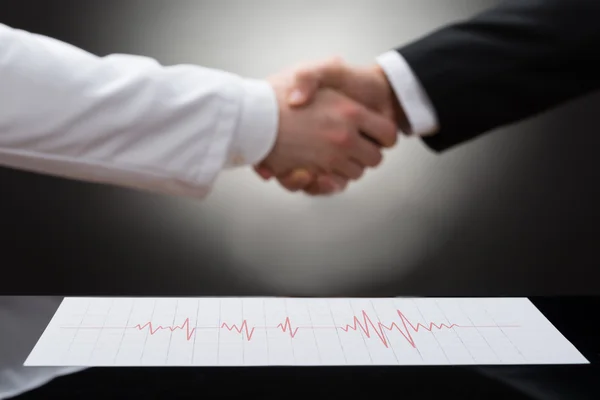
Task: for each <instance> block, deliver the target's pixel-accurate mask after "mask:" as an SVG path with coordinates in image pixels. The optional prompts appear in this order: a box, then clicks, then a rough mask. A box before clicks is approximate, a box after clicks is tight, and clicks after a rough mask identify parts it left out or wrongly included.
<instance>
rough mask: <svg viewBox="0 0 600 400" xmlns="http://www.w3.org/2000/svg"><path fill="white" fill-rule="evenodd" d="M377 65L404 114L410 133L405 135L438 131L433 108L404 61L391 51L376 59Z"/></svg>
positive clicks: (427, 133)
mask: <svg viewBox="0 0 600 400" xmlns="http://www.w3.org/2000/svg"><path fill="white" fill-rule="evenodd" d="M377 63H378V64H379V65H380V66H381V68H382V69H383V70H384V72H385V74H386V76H387V78H388V80H389V82H390V84H391V86H392V89H393V90H394V93H395V94H396V97H397V98H398V101H399V103H400V106H401V107H402V109H403V111H404V113H405V114H406V117H407V119H408V123H409V126H410V132H405V133H406V134H407V135H415V136H429V135H432V134H434V133H435V132H436V131H437V129H438V121H437V115H436V112H435V108H434V107H433V104H431V101H430V100H429V96H428V95H427V93H426V92H425V89H423V87H422V86H421V83H420V82H419V80H418V78H417V77H416V75H415V74H414V72H413V71H412V69H411V68H410V66H409V65H408V63H407V62H406V60H405V59H404V58H403V57H402V56H401V55H400V54H399V53H398V52H397V51H394V50H392V51H388V52H386V53H384V54H382V55H380V56H379V57H377Z"/></svg>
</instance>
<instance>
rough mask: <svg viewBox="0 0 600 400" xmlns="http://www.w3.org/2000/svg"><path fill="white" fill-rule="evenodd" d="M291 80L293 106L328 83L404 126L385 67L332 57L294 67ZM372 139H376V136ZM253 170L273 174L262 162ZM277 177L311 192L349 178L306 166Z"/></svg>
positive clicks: (339, 187)
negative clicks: (360, 65)
mask: <svg viewBox="0 0 600 400" xmlns="http://www.w3.org/2000/svg"><path fill="white" fill-rule="evenodd" d="M291 80H292V81H293V84H292V85H291V86H292V87H291V89H290V91H289V98H288V100H289V104H290V105H291V106H293V107H299V106H303V105H305V104H307V103H309V102H310V101H312V99H313V98H314V95H315V93H317V92H318V90H319V88H321V87H329V88H332V89H335V90H338V91H340V92H342V93H344V94H345V95H347V96H349V97H350V98H352V99H354V100H356V101H359V102H361V103H362V104H363V105H365V106H366V107H368V108H370V109H371V110H374V111H376V112H378V113H380V114H381V115H383V116H385V117H387V118H389V119H391V120H393V121H395V122H396V124H397V125H398V126H400V127H404V126H406V117H405V115H404V113H403V112H402V109H401V107H400V106H399V104H398V101H397V100H396V97H395V95H394V93H393V90H392V88H391V86H390V84H389V82H388V80H387V77H386V75H385V73H384V71H383V70H382V69H381V68H380V67H379V66H378V65H373V66H367V67H351V66H349V65H348V64H346V63H344V62H343V60H341V59H339V58H333V59H329V60H325V61H323V62H317V63H313V64H309V65H306V66H304V67H300V68H297V69H296V70H295V71H293V77H292V78H291ZM395 130H397V129H395ZM367 134H368V133H367ZM372 139H374V140H375V141H377V139H376V138H372ZM381 144H382V145H384V143H381ZM393 144H395V142H394V143H393ZM256 171H257V173H258V174H259V175H260V176H262V177H263V178H264V179H269V178H270V177H272V176H273V174H272V172H271V171H269V170H268V168H266V167H265V166H264V165H259V166H258V167H257V168H256ZM278 180H279V182H280V183H281V185H282V186H283V187H285V188H286V189H288V190H291V191H297V190H304V191H305V192H306V193H308V194H312V195H317V194H330V193H333V192H336V191H340V190H343V189H344V188H345V187H346V185H347V183H348V180H347V179H345V178H344V177H343V176H340V175H339V174H328V175H324V174H320V175H316V174H314V173H310V172H309V171H306V170H296V171H293V172H292V173H291V174H289V175H287V176H284V177H278Z"/></svg>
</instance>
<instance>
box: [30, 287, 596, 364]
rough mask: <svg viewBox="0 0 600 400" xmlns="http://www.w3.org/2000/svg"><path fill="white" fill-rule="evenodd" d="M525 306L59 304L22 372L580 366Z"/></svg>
mask: <svg viewBox="0 0 600 400" xmlns="http://www.w3.org/2000/svg"><path fill="white" fill-rule="evenodd" d="M587 363H589V362H588V361H587V360H586V359H585V358H584V357H583V355H582V354H581V353H580V352H579V351H578V350H577V349H576V348H575V347H574V346H573V345H572V344H571V343H570V342H569V341H568V340H567V339H566V338H565V337H564V336H563V335H562V334H561V333H560V332H559V331H558V330H557V329H556V328H555V327H554V326H553V325H552V324H551V323H550V321H548V319H547V318H546V317H544V315H543V314H542V313H541V312H540V311H539V310H538V309H537V308H536V307H535V306H534V305H533V303H531V302H530V301H529V299H527V298H373V299H368V298H333V299H320V298H275V297H267V298H251V297H249V298H243V297H242V298H71V297H68V298H65V299H64V300H63V302H62V303H61V305H60V307H59V308H58V310H57V311H56V313H55V315H54V317H53V318H52V320H51V321H50V323H49V324H48V327H47V328H46V330H45V331H44V333H43V334H42V336H41V337H40V339H39V341H38V343H37V344H36V346H35V347H34V349H33V350H32V352H31V354H30V355H29V357H28V358H27V360H26V362H25V365H27V366H64V365H69V366H90V367H93V366H266V365H278V366H288V365H290V366H291V365H315V366H318V365H329V366H332V365H460V364H462V365H467V364H472V365H491V364H587Z"/></svg>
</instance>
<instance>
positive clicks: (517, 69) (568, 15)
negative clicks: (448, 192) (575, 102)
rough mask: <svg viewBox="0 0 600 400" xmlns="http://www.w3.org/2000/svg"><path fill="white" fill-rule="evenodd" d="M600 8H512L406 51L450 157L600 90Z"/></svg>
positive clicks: (522, 2)
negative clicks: (482, 138)
mask: <svg viewBox="0 0 600 400" xmlns="http://www.w3.org/2000/svg"><path fill="white" fill-rule="evenodd" d="M599 19H600V2H598V1H597V0H569V1H564V0H545V1H539V0H518V1H506V2H504V3H503V4H502V5H500V6H499V7H497V8H495V9H492V10H489V11H486V12H484V13H482V14H479V15H477V16H475V17H474V18H472V19H469V20H467V21H465V22H461V23H457V24H453V25H451V26H448V27H445V28H442V29H440V30H438V31H436V32H434V33H432V34H429V35H427V36H425V37H423V38H421V39H418V40H416V41H415V42H413V43H411V44H409V45H407V46H404V47H401V48H399V49H398V52H399V54H400V55H401V56H402V57H403V58H404V59H405V60H406V62H407V63H408V64H409V65H410V67H411V69H412V71H414V73H415V75H416V77H417V78H418V80H419V82H420V84H421V85H422V86H423V88H424V90H425V92H426V93H427V96H428V98H429V100H430V101H431V103H432V106H433V108H434V110H435V114H436V117H437V122H438V132H437V134H436V135H434V136H431V137H428V138H426V139H425V142H426V143H427V144H428V145H429V146H430V147H431V148H433V149H434V150H438V151H442V150H445V149H448V148H450V147H452V146H455V145H457V144H459V143H462V142H465V141H467V140H469V139H472V138H475V137H477V136H479V135H481V134H483V133H485V132H488V131H491V130H493V129H495V128H498V127H501V126H505V125H508V124H511V123H514V122H518V121H520V120H523V119H525V118H528V117H532V116H534V115H537V114H539V113H541V112H544V111H547V110H549V109H551V108H553V107H556V106H558V105H561V104H562V103H565V102H567V101H569V100H572V99H574V98H576V97H580V96H583V95H585V94H588V93H590V92H592V91H594V90H597V89H598V88H600V75H599V74H598V71H599V70H600V55H599V54H600V53H598V50H597V49H598V48H599V46H600V29H599V28H598V20H599Z"/></svg>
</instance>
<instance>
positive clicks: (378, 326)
mask: <svg viewBox="0 0 600 400" xmlns="http://www.w3.org/2000/svg"><path fill="white" fill-rule="evenodd" d="M396 312H397V314H398V317H399V319H400V322H399V323H396V322H392V323H391V324H390V325H386V324H384V323H382V322H379V321H378V322H374V321H373V320H372V319H371V317H370V316H369V314H368V313H367V312H366V311H364V310H363V311H361V314H360V317H358V316H355V317H354V318H353V322H352V324H348V325H344V326H330V327H310V326H309V327H294V326H292V322H291V320H290V318H289V317H287V318H286V319H285V320H284V322H282V323H280V324H278V325H277V326H275V327H274V328H275V329H279V330H281V332H283V333H287V334H288V335H289V336H290V337H291V338H294V337H295V336H296V334H297V333H298V331H299V330H300V328H303V329H341V330H342V331H343V332H349V331H361V332H362V333H363V334H364V335H365V336H366V337H367V338H371V337H372V336H373V335H375V336H376V337H377V338H378V339H379V341H380V342H381V343H382V344H383V345H384V346H385V347H386V348H389V341H388V337H387V335H386V332H391V331H398V332H399V333H400V334H401V335H402V337H403V338H404V339H405V340H406V341H407V342H408V343H409V344H410V345H411V346H412V347H413V348H416V347H417V346H416V343H415V339H414V337H413V333H419V331H421V330H425V331H427V332H432V331H433V330H434V329H437V330H442V329H454V328H514V327H517V326H505V325H504V326H500V325H477V326H476V325H458V324H454V323H448V324H445V323H441V324H436V323H433V322H432V323H429V324H421V323H417V324H414V323H412V322H411V321H410V320H409V319H408V317H406V315H404V314H403V313H402V312H401V311H400V310H396ZM103 328H106V327H103ZM132 328H135V329H137V330H140V331H142V330H144V329H148V332H149V334H150V335H155V334H156V333H157V332H159V331H162V330H169V331H171V332H174V331H176V330H181V331H184V332H185V336H186V339H187V340H188V341H189V340H191V339H192V338H193V337H194V334H195V333H196V331H197V329H198V328H199V327H192V326H191V325H190V319H189V318H186V319H185V320H184V321H183V323H182V324H180V325H175V326H163V325H157V326H154V325H153V324H152V322H146V323H144V324H137V325H135V326H134V327H132ZM205 328H208V329H210V327H202V329H205ZM215 328H216V327H215ZM220 328H221V329H226V330H228V331H229V332H234V331H235V332H237V333H239V334H240V335H242V337H243V338H245V339H246V340H247V341H251V340H252V337H253V335H254V332H255V330H256V328H257V327H255V326H252V327H250V326H249V323H248V320H245V319H244V320H242V322H241V324H239V325H237V324H231V325H230V324H228V323H227V322H223V323H222V324H221V326H220ZM259 328H260V327H259ZM262 328H266V329H269V328H273V327H262ZM121 329H122V328H121Z"/></svg>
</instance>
